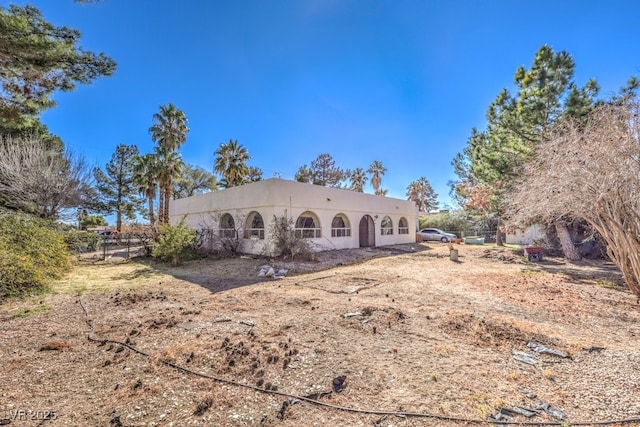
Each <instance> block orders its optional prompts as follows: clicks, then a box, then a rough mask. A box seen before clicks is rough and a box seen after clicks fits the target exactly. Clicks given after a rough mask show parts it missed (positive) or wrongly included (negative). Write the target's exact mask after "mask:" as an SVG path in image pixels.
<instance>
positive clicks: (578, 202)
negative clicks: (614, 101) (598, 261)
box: [510, 102, 640, 303]
mask: <svg viewBox="0 0 640 427" xmlns="http://www.w3.org/2000/svg"><path fill="white" fill-rule="evenodd" d="M638 114H640V104H638V103H636V102H628V103H627V104H626V105H611V104H603V105H600V106H598V107H597V108H595V109H594V111H593V112H592V113H590V114H589V116H588V117H587V118H586V119H583V120H581V121H567V122H564V123H562V124H560V125H558V126H557V127H556V128H555V129H554V131H553V132H552V134H551V136H550V138H549V139H548V141H545V143H544V144H541V145H540V148H539V150H538V152H537V155H536V156H535V160H534V161H533V162H532V163H531V164H529V165H528V166H527V167H526V172H525V174H524V177H523V181H522V182H521V183H520V185H519V186H518V190H517V191H516V192H515V193H514V194H512V197H511V201H510V214H511V217H512V218H520V219H521V220H524V221H533V220H543V221H554V220H557V219H561V218H573V219H582V220H584V221H586V222H587V223H588V224H589V225H590V226H591V227H592V228H593V229H594V230H595V231H597V232H598V234H600V236H602V238H603V240H604V241H605V242H606V244H607V250H608V254H609V256H610V257H611V259H612V261H613V262H614V263H615V264H616V265H617V266H618V268H620V270H621V271H622V274H623V276H624V279H625V282H626V283H627V286H628V287H629V289H630V290H631V291H632V292H633V293H634V294H636V296H638V302H639V303H640V118H639V116H638ZM560 237H561V238H562V236H560Z"/></svg>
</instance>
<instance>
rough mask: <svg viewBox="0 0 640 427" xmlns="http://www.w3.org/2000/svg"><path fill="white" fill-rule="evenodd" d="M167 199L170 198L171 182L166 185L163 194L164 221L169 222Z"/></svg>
mask: <svg viewBox="0 0 640 427" xmlns="http://www.w3.org/2000/svg"><path fill="white" fill-rule="evenodd" d="M169 200H171V184H168V185H167V188H165V194H164V222H165V223H169Z"/></svg>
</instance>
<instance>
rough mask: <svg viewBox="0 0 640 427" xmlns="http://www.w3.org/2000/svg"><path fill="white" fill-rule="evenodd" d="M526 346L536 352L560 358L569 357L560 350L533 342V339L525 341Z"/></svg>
mask: <svg viewBox="0 0 640 427" xmlns="http://www.w3.org/2000/svg"><path fill="white" fill-rule="evenodd" d="M527 347H529V348H530V349H531V350H533V351H535V352H536V353H543V354H550V355H552V356H558V357H562V358H567V357H569V356H568V355H567V354H566V353H563V352H561V351H560V350H556V349H553V348H549V347H547V346H545V345H543V344H540V343H537V342H533V341H531V342H529V343H527Z"/></svg>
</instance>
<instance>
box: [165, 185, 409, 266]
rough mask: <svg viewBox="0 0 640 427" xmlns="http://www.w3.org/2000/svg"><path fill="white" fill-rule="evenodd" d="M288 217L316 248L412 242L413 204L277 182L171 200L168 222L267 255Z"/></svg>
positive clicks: (347, 191)
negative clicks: (280, 221)
mask: <svg viewBox="0 0 640 427" xmlns="http://www.w3.org/2000/svg"><path fill="white" fill-rule="evenodd" d="M276 217H278V218H282V217H285V218H287V219H291V221H292V224H293V226H294V228H295V235H296V236H298V237H303V238H307V239H309V240H310V242H311V243H312V246H313V247H314V249H315V250H330V249H346V248H358V247H367V246H384V245H394V244H401V243H414V242H415V239H416V222H417V208H416V205H415V203H414V202H411V201H407V200H402V199H395V198H391V197H383V196H375V195H373V194H365V193H359V192H355V191H351V190H345V189H339V188H329V187H323V186H320V185H312V184H305V183H300V182H296V181H289V180H284V179H279V178H271V179H267V180H264V181H258V182H253V183H250V184H246V185H242V186H238V187H231V188H227V189H225V190H221V191H213V192H210V193H205V194H200V195H196V196H192V197H186V198H183V199H178V200H172V201H171V205H170V213H169V221H170V223H171V224H177V223H179V222H180V221H181V220H183V219H184V221H185V223H186V224H187V225H188V226H189V227H191V228H194V229H196V230H199V231H204V232H205V234H206V233H214V235H215V236H217V237H220V236H222V237H236V236H237V237H238V239H239V245H238V250H239V251H240V252H244V253H250V254H256V255H258V254H270V253H272V249H271V246H270V245H271V244H272V243H271V242H272V240H270V236H269V232H270V228H271V224H272V223H273V221H274V219H275V218H276Z"/></svg>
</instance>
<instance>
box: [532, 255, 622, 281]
mask: <svg viewBox="0 0 640 427" xmlns="http://www.w3.org/2000/svg"><path fill="white" fill-rule="evenodd" d="M534 264H535V265H536V266H538V267H539V268H541V269H542V270H544V271H546V272H548V273H555V274H565V275H566V276H568V277H569V278H570V279H571V280H572V281H574V282H577V283H583V284H587V283H589V284H594V283H599V282H601V283H602V282H609V283H613V284H615V285H618V286H620V287H625V282H624V279H623V278H622V273H621V272H620V270H619V269H618V267H616V265H615V264H614V263H612V262H610V261H606V260H581V261H574V262H570V261H567V260H565V259H563V258H544V259H543V260H542V261H541V262H537V263H534Z"/></svg>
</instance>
